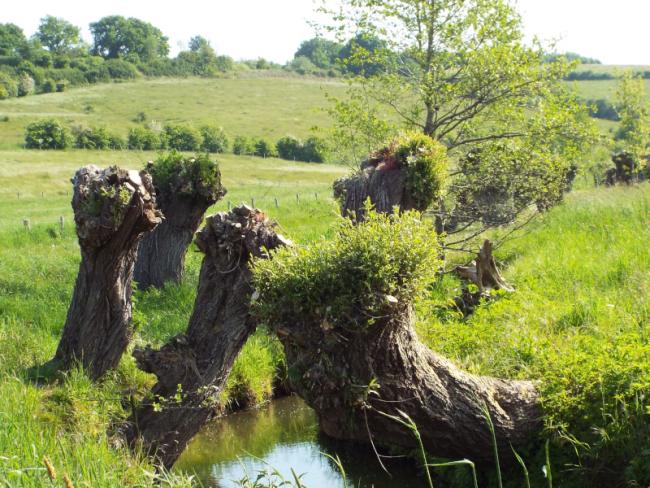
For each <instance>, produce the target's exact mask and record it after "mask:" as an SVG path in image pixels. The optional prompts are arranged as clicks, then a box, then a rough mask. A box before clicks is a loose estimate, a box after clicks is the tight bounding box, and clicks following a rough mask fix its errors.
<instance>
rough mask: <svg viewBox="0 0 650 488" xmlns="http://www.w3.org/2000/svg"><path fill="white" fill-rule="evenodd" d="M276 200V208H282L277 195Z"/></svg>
mask: <svg viewBox="0 0 650 488" xmlns="http://www.w3.org/2000/svg"><path fill="white" fill-rule="evenodd" d="M274 200H275V208H280V204H279V203H278V199H277V197H276V198H274Z"/></svg>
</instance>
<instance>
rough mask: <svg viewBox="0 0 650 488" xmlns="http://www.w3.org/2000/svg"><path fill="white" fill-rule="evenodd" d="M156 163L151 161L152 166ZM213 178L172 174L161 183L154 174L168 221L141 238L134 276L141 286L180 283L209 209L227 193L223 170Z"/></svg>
mask: <svg viewBox="0 0 650 488" xmlns="http://www.w3.org/2000/svg"><path fill="white" fill-rule="evenodd" d="M153 164H154V163H151V162H150V163H149V164H148V165H147V169H149V170H151V169H152V166H153ZM213 176H214V182H213V183H212V184H209V185H208V184H204V182H202V181H194V180H193V179H192V178H191V177H190V176H186V175H181V174H179V175H173V176H171V177H169V178H170V179H171V181H167V182H165V184H161V183H160V182H158V181H156V178H155V177H154V186H155V188H156V198H157V201H158V206H159V207H160V209H161V210H162V211H163V213H164V214H165V221H164V222H163V223H162V224H160V225H159V226H158V227H157V228H156V229H155V230H154V231H153V232H151V233H150V234H147V235H146V236H145V237H144V238H143V239H142V242H140V247H139V249H138V258H137V260H136V264H135V274H134V279H135V281H136V282H137V283H138V287H139V288H140V289H143V290H145V289H147V288H150V287H155V288H162V287H163V286H164V284H165V283H167V282H173V283H180V281H181V279H182V278H183V270H184V267H185V255H186V253H187V249H188V247H189V245H190V244H191V243H192V239H193V237H194V234H195V232H196V231H197V229H198V228H199V226H200V225H201V222H202V221H203V217H204V215H205V212H206V210H207V209H208V208H209V207H211V206H212V205H214V204H215V203H216V202H217V201H219V200H220V199H221V198H223V196H224V195H225V194H226V189H225V188H224V187H223V186H222V184H221V173H220V172H219V171H218V169H217V170H216V174H215V175H213Z"/></svg>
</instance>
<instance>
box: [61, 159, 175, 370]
mask: <svg viewBox="0 0 650 488" xmlns="http://www.w3.org/2000/svg"><path fill="white" fill-rule="evenodd" d="M72 181H73V184H74V196H73V199H72V207H73V209H74V214H75V223H76V226H77V236H78V238H79V247H80V248H81V263H80V265H79V274H78V275H77V281H76V283H75V288H74V293H73V295H72V302H71V303H70V308H69V309H68V316H67V319H66V322H65V326H64V328H63V334H62V336H61V341H60V342H59V346H58V348H57V351H56V355H55V357H54V359H53V361H52V364H53V365H54V366H56V367H57V368H60V369H69V368H71V367H73V366H74V365H75V364H77V362H79V363H80V364H81V365H82V366H83V367H84V368H85V369H86V370H87V371H88V373H89V374H90V376H91V377H92V378H94V379H97V378H99V377H100V376H102V375H103V374H104V373H105V372H106V371H108V370H110V369H113V368H115V367H116V366H117V364H118V362H119V360H120V358H121V356H122V354H123V353H124V351H125V350H126V347H127V345H128V343H129V341H130V339H131V335H132V333H133V331H132V329H131V312H132V311H131V281H132V277H133V265H134V262H135V256H136V251H137V246H138V242H139V241H140V238H141V237H142V235H143V234H144V233H145V232H148V231H150V230H151V229H153V228H154V227H156V225H158V224H159V223H160V222H161V220H162V215H161V213H160V212H159V211H158V210H157V208H156V200H155V194H154V191H153V185H152V183H151V177H150V176H149V174H148V173H146V172H144V171H142V172H139V173H138V172H137V171H126V170H123V169H119V168H117V167H115V166H113V167H110V168H107V169H104V170H101V169H99V168H98V167H96V166H92V165H91V166H86V167H84V168H81V169H80V170H78V171H77V173H76V174H75V176H74V179H73V180H72Z"/></svg>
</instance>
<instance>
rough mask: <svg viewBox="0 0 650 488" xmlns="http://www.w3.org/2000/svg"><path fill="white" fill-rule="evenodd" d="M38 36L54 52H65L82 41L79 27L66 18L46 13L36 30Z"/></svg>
mask: <svg viewBox="0 0 650 488" xmlns="http://www.w3.org/2000/svg"><path fill="white" fill-rule="evenodd" d="M36 37H37V38H38V40H39V41H41V43H42V44H43V46H45V47H46V48H47V49H48V50H49V51H50V52H52V53H57V54H60V53H64V52H66V51H70V50H71V49H73V48H75V47H76V46H77V45H79V44H80V43H81V33H80V29H79V27H77V26H75V25H72V24H71V23H70V22H68V21H67V20H65V19H61V18H58V17H54V16H52V15H46V16H45V17H43V18H42V19H41V23H40V24H39V26H38V30H37V31H36Z"/></svg>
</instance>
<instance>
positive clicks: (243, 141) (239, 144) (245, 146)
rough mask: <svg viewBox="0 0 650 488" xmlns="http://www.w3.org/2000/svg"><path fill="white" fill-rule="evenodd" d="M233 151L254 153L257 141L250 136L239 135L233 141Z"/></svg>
mask: <svg viewBox="0 0 650 488" xmlns="http://www.w3.org/2000/svg"><path fill="white" fill-rule="evenodd" d="M232 152H233V153H234V154H253V153H254V152H255V143H254V141H253V140H252V139H251V138H250V137H246V136H237V137H235V140H234V142H233V143H232Z"/></svg>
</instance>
